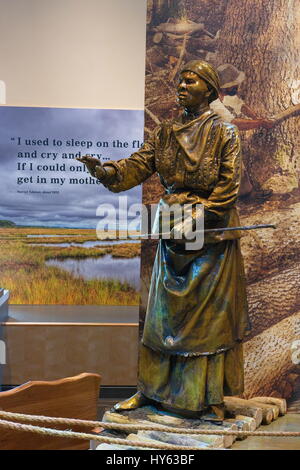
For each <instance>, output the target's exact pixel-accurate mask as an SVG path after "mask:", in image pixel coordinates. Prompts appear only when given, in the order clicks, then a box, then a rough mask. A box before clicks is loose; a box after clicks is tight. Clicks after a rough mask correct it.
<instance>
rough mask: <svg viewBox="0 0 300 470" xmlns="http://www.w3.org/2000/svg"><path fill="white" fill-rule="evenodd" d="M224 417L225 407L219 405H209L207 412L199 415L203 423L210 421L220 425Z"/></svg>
mask: <svg viewBox="0 0 300 470" xmlns="http://www.w3.org/2000/svg"><path fill="white" fill-rule="evenodd" d="M224 417H225V407H224V405H223V404H221V405H210V406H209V407H208V408H207V410H206V411H205V412H204V413H203V414H201V415H200V419H201V420H203V421H210V422H213V423H220V424H221V423H222V422H223V421H224Z"/></svg>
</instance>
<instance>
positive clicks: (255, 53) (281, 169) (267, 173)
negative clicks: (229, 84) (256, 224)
mask: <svg viewBox="0 0 300 470" xmlns="http://www.w3.org/2000/svg"><path fill="white" fill-rule="evenodd" d="M218 59H219V62H220V63H221V62H223V63H231V64H233V65H235V66H236V67H237V68H238V69H239V70H243V71H244V72H245V74H246V79H245V81H244V82H243V83H242V85H241V94H242V95H243V98H244V100H245V102H246V103H247V104H248V105H250V106H251V108H252V109H254V110H255V111H256V113H257V115H259V116H267V117H274V116H276V115H277V114H278V113H280V112H281V111H283V110H285V109H288V108H291V107H293V106H294V105H296V104H297V103H299V101H300V81H299V77H300V9H299V2H298V0H296V1H295V0H271V1H267V2H266V1H265V0H252V1H251V2H249V1H248V0H238V1H237V0H229V2H228V5H227V9H226V15H225V18H224V25H223V28H222V29H221V32H220V36H219V45H218ZM297 90H298V96H296V94H297ZM295 92H296V93H295ZM299 123H300V121H299V116H294V117H290V118H289V119H286V120H284V121H282V122H280V123H278V124H277V125H276V126H275V127H274V128H273V129H270V130H259V131H248V132H247V134H248V135H247V137H246V139H244V141H245V142H244V146H243V152H244V155H245V164H246V166H247V167H248V169H249V173H250V175H251V176H252V178H253V179H254V180H255V181H259V182H260V183H261V184H263V185H264V186H265V187H267V188H271V189H273V190H274V191H275V192H276V193H286V192H291V191H292V190H294V189H296V188H298V180H299V169H300V167H299V153H300V135H299V132H298V131H297V130H298V129H299ZM262 169H263V171H262Z"/></svg>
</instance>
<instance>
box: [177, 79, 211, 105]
mask: <svg viewBox="0 0 300 470" xmlns="http://www.w3.org/2000/svg"><path fill="white" fill-rule="evenodd" d="M209 95H210V91H209V89H208V86H207V83H206V81H205V80H203V79H202V78H200V77H199V76H198V75H197V74H196V73H194V72H188V71H187V72H182V73H181V74H180V76H179V83H178V87H177V101H178V103H179V104H180V105H181V106H184V107H185V108H196V107H198V106H199V105H201V104H202V103H205V102H206V101H207V99H208V97H209Z"/></svg>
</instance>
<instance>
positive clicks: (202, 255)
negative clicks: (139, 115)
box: [80, 60, 248, 421]
mask: <svg viewBox="0 0 300 470" xmlns="http://www.w3.org/2000/svg"><path fill="white" fill-rule="evenodd" d="M219 90H220V84H219V77H218V74H217V72H216V71H215V70H214V68H213V67H212V66H211V65H209V64H208V63H207V62H204V61H202V60H201V61H200V60H193V61H190V62H188V63H187V64H185V65H184V66H183V67H182V69H181V71H180V76H179V84H178V88H177V100H178V103H179V104H180V105H181V106H182V107H183V108H184V111H183V113H182V115H181V117H180V118H179V119H178V120H175V121H167V122H164V123H163V124H162V125H160V126H159V127H157V128H156V129H155V130H154V133H153V135H152V137H151V138H150V139H149V140H148V141H147V142H146V143H145V144H144V145H143V146H142V147H141V149H140V150H139V151H138V152H135V153H134V154H132V155H131V156H130V157H129V158H127V159H123V160H119V161H117V162H108V163H105V164H104V165H101V163H100V162H99V160H97V159H95V158H92V157H88V156H85V157H82V158H81V159H80V161H82V162H83V163H85V164H86V166H87V168H88V169H89V171H90V172H91V174H92V175H93V176H95V177H97V178H98V179H99V180H100V181H101V182H102V183H103V184H104V185H105V186H106V187H107V188H108V189H110V190H111V191H113V192H119V191H126V190H128V189H130V188H132V187H134V186H136V185H138V184H141V183H142V182H143V181H145V180H146V179H147V178H148V177H150V176H151V175H152V174H153V173H155V172H158V174H159V176H160V179H161V182H162V184H163V186H164V188H165V194H164V196H163V198H162V199H163V202H164V203H165V204H168V205H171V204H175V203H179V204H180V205H182V204H187V203H188V204H192V205H195V204H203V206H204V220H205V226H206V227H209V228H217V227H235V226H239V219H238V214H237V210H236V207H235V204H236V200H237V196H238V191H239V185H240V176H241V150H240V137H239V133H238V129H237V127H236V126H234V125H232V124H230V123H226V122H223V121H222V120H221V118H220V117H219V116H218V115H217V114H215V113H214V112H213V111H212V110H211V109H210V107H209V104H210V103H211V102H212V101H214V100H215V99H217V97H218V94H219ZM239 238H240V232H238V231H235V230H233V231H225V232H215V233H209V235H207V236H205V240H204V245H203V247H202V248H201V249H199V250H195V251H187V250H186V249H185V245H183V244H182V243H177V242H176V240H160V241H159V244H158V248H157V253H156V259H155V263H154V267H153V273H152V281H151V286H150V293H149V301H148V307H147V314H146V319H145V327H144V332H143V337H142V341H141V346H140V355H139V369H138V392H137V393H136V394H135V395H134V396H133V397H131V398H129V399H128V400H125V401H123V402H121V403H118V404H116V405H115V407H114V408H115V410H116V411H119V410H123V409H132V408H136V407H139V406H142V405H144V404H146V403H148V402H149V401H151V402H152V403H153V402H154V403H159V404H160V405H162V406H163V407H164V408H167V409H171V410H176V411H177V412H178V413H181V414H187V413H191V412H192V413H194V414H196V415H197V416H198V417H200V418H201V419H207V420H216V421H220V420H222V419H223V418H224V408H223V397H224V394H225V395H239V394H241V393H242V392H243V353H242V345H241V341H242V339H243V336H244V334H245V331H246V329H247V328H248V312H247V300H246V289H245V276H244V270H243V260H242V257H241V252H240V245H239Z"/></svg>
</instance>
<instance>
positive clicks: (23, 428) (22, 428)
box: [0, 420, 220, 450]
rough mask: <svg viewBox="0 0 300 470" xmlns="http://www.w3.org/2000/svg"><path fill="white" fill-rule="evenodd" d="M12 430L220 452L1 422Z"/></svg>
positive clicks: (128, 443) (134, 444)
mask: <svg viewBox="0 0 300 470" xmlns="http://www.w3.org/2000/svg"><path fill="white" fill-rule="evenodd" d="M1 428H4V429H11V430H13V431H22V432H31V433H34V434H40V435H42V436H51V437H63V438H69V439H81V440H85V441H86V440H87V439H88V440H94V441H99V442H102V443H107V444H116V445H126V446H131V447H144V448H147V449H149V448H150V449H170V450H220V449H215V448H213V447H202V448H199V447H191V446H177V445H173V444H167V443H162V444H158V443H157V442H153V443H149V442H141V441H130V440H129V439H118V438H114V437H104V436H97V435H95V434H87V433H83V432H82V433H80V432H74V431H59V430H57V429H49V428H42V427H39V426H32V425H30V424H19V423H11V422H10V421H4V420H0V429H1Z"/></svg>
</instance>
